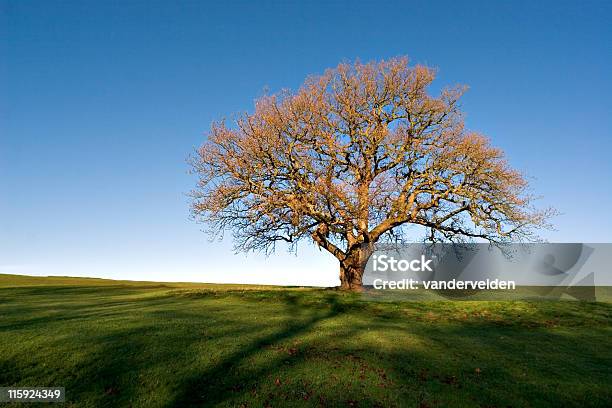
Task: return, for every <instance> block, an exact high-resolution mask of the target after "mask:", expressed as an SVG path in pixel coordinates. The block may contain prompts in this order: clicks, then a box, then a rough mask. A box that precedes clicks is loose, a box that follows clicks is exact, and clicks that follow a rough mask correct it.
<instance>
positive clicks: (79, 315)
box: [0, 275, 612, 407]
mask: <svg viewBox="0 0 612 408" xmlns="http://www.w3.org/2000/svg"><path fill="white" fill-rule="evenodd" d="M602 291H604V292H606V293H607V294H608V295H609V294H610V290H609V288H607V289H602ZM602 293H603V292H602ZM611 328H612V303H608V302H591V303H587V302H577V301H505V302H501V301H497V302H494V301H464V302H451V301H430V300H422V301H403V302H381V301H366V300H364V297H363V296H362V295H359V294H350V293H348V294H347V293H339V292H336V291H330V290H322V289H298V288H295V289H286V288H276V287H265V286H261V287H257V286H240V285H204V284H159V283H147V282H123V281H107V280H100V279H79V278H34V277H20V276H14V275H0V386H64V387H66V393H67V401H68V402H67V403H66V404H65V405H66V406H71V407H130V406H131V407H174V406H176V407H191V406H236V407H241V406H244V407H265V406H271V407H279V406H329V407H334V406H359V407H375V406H381V407H393V406H406V407H540V406H542V407H610V406H612V387H611V384H612V347H611V346H612V329H611ZM15 406H25V404H19V405H17V404H15ZM36 406H40V404H38V405H36ZM52 406H57V405H52Z"/></svg>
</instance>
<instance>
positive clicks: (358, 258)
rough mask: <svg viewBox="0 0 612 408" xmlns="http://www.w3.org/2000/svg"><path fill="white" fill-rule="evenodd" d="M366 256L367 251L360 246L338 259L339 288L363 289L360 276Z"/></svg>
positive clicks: (358, 290)
mask: <svg viewBox="0 0 612 408" xmlns="http://www.w3.org/2000/svg"><path fill="white" fill-rule="evenodd" d="M368 258H369V254H368V251H366V250H364V249H361V248H360V249H355V250H353V251H351V252H350V253H349V254H348V255H347V256H346V258H345V259H344V260H342V261H340V289H342V290H348V291H354V292H361V291H363V284H362V278H363V272H364V270H365V266H366V264H367V262H368Z"/></svg>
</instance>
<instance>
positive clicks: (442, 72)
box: [0, 0, 612, 284]
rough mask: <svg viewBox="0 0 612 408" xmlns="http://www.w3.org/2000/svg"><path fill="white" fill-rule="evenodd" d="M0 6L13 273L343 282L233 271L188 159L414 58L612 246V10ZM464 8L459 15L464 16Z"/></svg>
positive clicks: (583, 237)
mask: <svg viewBox="0 0 612 408" xmlns="http://www.w3.org/2000/svg"><path fill="white" fill-rule="evenodd" d="M226 3H227V2H215V3H213V2H204V1H181V2H168V1H163V2H162V1H6V0H0V7H1V11H0V14H1V16H0V19H1V20H0V41H1V44H0V47H1V49H0V52H1V54H0V112H1V116H0V120H1V123H0V272H9V273H10V272H15V273H30V274H60V275H80V276H106V277H114V278H128V279H156V280H195V281H227V282H240V281H244V282H262V283H266V282H267V283H270V282H275V283H303V284H335V283H336V282H337V273H336V272H337V266H336V264H335V262H334V260H333V259H331V258H330V257H329V256H326V255H325V254H323V253H321V254H319V252H318V251H316V250H314V249H313V248H310V247H308V246H307V245H304V246H302V247H301V248H300V252H299V254H298V256H297V257H295V256H292V255H287V254H286V253H285V252H284V251H281V253H279V254H278V255H277V256H273V257H271V258H269V259H265V258H263V257H262V256H252V255H250V256H248V257H245V256H244V255H234V254H233V252H232V251H231V242H229V240H227V241H224V242H214V243H210V242H208V240H207V237H206V236H205V235H204V234H203V233H201V232H200V229H201V226H199V225H196V224H194V223H192V222H191V221H190V220H189V219H188V199H187V197H186V196H185V193H186V192H188V191H189V190H190V188H191V187H192V185H193V182H194V179H193V177H192V176H190V175H188V174H187V169H188V167H187V165H186V163H185V158H186V157H187V155H188V154H189V153H190V152H191V151H192V149H193V148H194V147H195V146H197V145H199V144H200V143H201V142H202V141H203V137H204V136H203V133H204V132H205V131H206V130H207V129H208V127H209V125H210V122H211V121H212V120H214V119H219V118H222V117H223V116H229V115H230V114H231V113H232V112H236V111H245V110H250V109H251V107H252V104H253V100H254V98H256V97H257V96H259V95H261V94H262V92H263V89H264V88H266V87H267V88H269V89H270V90H271V91H276V90H279V89H280V88H283V87H288V88H296V87H298V86H299V85H300V83H301V82H302V80H303V79H304V77H305V76H307V75H309V74H312V73H320V72H322V71H323V70H324V69H325V68H327V67H332V66H335V65H337V63H338V62H340V61H344V60H354V59H355V58H360V59H362V60H366V61H367V60H371V59H381V58H388V57H392V56H398V55H408V56H410V58H411V59H412V61H414V62H418V63H424V64H428V65H431V66H436V67H438V68H439V80H438V82H437V86H443V85H446V84H454V83H464V84H467V85H469V86H470V91H469V92H468V94H467V95H466V96H465V98H464V100H463V108H464V110H465V112H466V113H467V124H468V126H469V127H470V128H471V129H474V130H477V131H480V132H483V133H485V134H487V135H489V136H490V137H491V138H492V140H493V143H494V144H496V145H498V146H500V147H501V148H503V149H504V150H505V151H506V152H507V154H508V157H509V159H510V162H511V164H512V165H513V166H515V167H516V168H519V169H521V170H523V171H524V172H526V173H527V174H528V175H529V176H531V177H533V181H532V184H533V187H534V190H535V191H536V192H537V193H538V194H541V195H542V196H543V199H542V200H541V202H540V203H541V205H542V206H546V205H554V206H555V207H556V208H557V209H558V210H559V211H560V212H561V213H562V215H560V216H559V217H557V218H555V220H554V223H555V224H556V227H557V230H556V231H545V232H544V233H543V236H544V238H547V239H548V240H549V241H551V242H611V241H612V217H611V216H610V210H611V209H612V187H611V186H612V182H611V181H610V178H611V176H612V160H611V159H610V157H611V151H612V132H611V130H612V126H611V122H612V119H611V115H610V113H611V112H610V109H611V106H612V103H611V102H612V100H611V99H612V98H611V95H612V80H611V75H610V72H611V71H610V70H611V68H610V67H611V66H612V52H611V48H610V44H611V43H612V28H611V27H612V25H611V24H610V21H612V2H609V1H598V2H597V1H576V2H565V1H554V2H543V1H525V2H520V1H506V2H501V1H482V2H476V1H469V2H456V1H448V2H442V1H437V2H425V1H418V2H408V1H405V2H397V3H393V2H380V4H377V3H375V2H336V1H329V2H320V3H315V2H302V3H301V4H300V3H298V2H292V1H278V2H261V4H255V3H259V2H250V3H247V2H229V3H231V4H226ZM459 3H464V4H459Z"/></svg>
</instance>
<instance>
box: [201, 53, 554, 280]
mask: <svg viewBox="0 0 612 408" xmlns="http://www.w3.org/2000/svg"><path fill="white" fill-rule="evenodd" d="M434 77H435V71H434V70H433V69H430V68H428V67H425V66H420V65H416V66H411V65H409V64H408V60H407V58H396V59H391V60H388V61H381V62H372V63H368V64H362V63H359V62H357V63H355V64H340V65H339V66H338V67H337V68H335V69H330V70H327V71H326V72H325V73H324V74H323V75H321V76H314V77H310V78H309V79H307V80H306V81H305V83H304V84H303V85H302V87H301V88H300V89H299V90H298V91H297V92H291V91H287V90H285V91H282V92H280V93H278V94H275V95H267V96H263V97H261V98H260V99H258V100H257V101H256V103H255V111H254V112H253V113H251V114H246V113H245V114H241V115H238V116H237V118H236V119H235V121H234V125H233V126H228V125H227V124H226V123H225V122H224V121H223V122H218V123H214V124H213V125H212V129H211V131H210V133H209V135H208V138H207V140H206V141H205V142H204V144H203V145H202V146H201V147H200V149H199V150H198V152H197V155H196V156H195V157H193V158H192V165H193V170H194V172H195V173H196V174H197V175H198V176H199V181H198V185H197V187H196V189H195V190H194V191H193V192H192V196H193V203H192V212H193V215H194V216H195V218H196V219H198V220H202V221H205V222H206V223H208V224H209V225H210V226H211V232H212V233H213V234H219V233H220V234H222V233H223V231H225V230H227V229H231V230H233V235H234V242H235V247H236V249H237V250H245V251H248V250H261V251H265V252H266V253H270V252H272V251H273V250H274V249H275V246H276V243H277V242H279V241H282V242H287V243H289V244H290V248H295V243H296V242H298V241H299V240H301V239H303V238H306V239H312V240H313V241H314V242H315V243H316V244H317V245H318V246H319V247H320V248H323V249H325V250H327V251H329V252H330V253H331V254H332V255H333V256H335V257H336V258H337V259H338V261H339V263H340V281H341V288H343V289H351V290H359V289H360V288H361V282H362V275H363V271H364V268H365V265H366V262H367V260H368V258H369V256H370V255H371V253H372V251H373V249H374V243H376V242H381V241H389V240H394V241H397V240H402V239H404V238H405V236H406V227H407V226H409V225H418V226H421V227H422V229H423V230H424V231H426V236H425V239H426V240H428V241H433V242H436V241H452V242H454V241H465V240H487V241H489V242H491V243H494V244H500V243H504V242H509V241H511V240H512V241H521V240H531V239H533V238H534V237H535V235H534V230H535V229H536V228H537V227H539V226H542V225H544V223H545V220H546V218H547V217H548V216H549V215H550V212H549V211H537V210H535V209H533V208H532V206H531V203H532V199H533V197H532V196H530V195H529V194H528V192H527V187H528V185H527V182H526V181H525V179H524V177H523V176H522V175H521V174H520V173H519V172H517V171H515V170H513V169H511V168H510V167H509V166H508V164H507V163H506V161H505V159H504V155H503V153H502V151H501V150H499V149H496V148H494V147H491V146H490V144H489V142H488V140H487V139H486V138H485V137H484V136H482V135H480V134H478V133H474V132H470V131H468V130H466V129H465V127H464V122H463V119H462V115H461V112H460V110H459V105H458V100H459V98H460V97H461V95H462V94H463V92H464V90H465V88H464V87H455V88H447V89H444V90H442V91H441V92H440V94H439V95H438V96H435V97H434V96H430V95H429V94H428V92H427V90H428V87H429V85H430V84H431V82H432V81H433V80H434Z"/></svg>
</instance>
